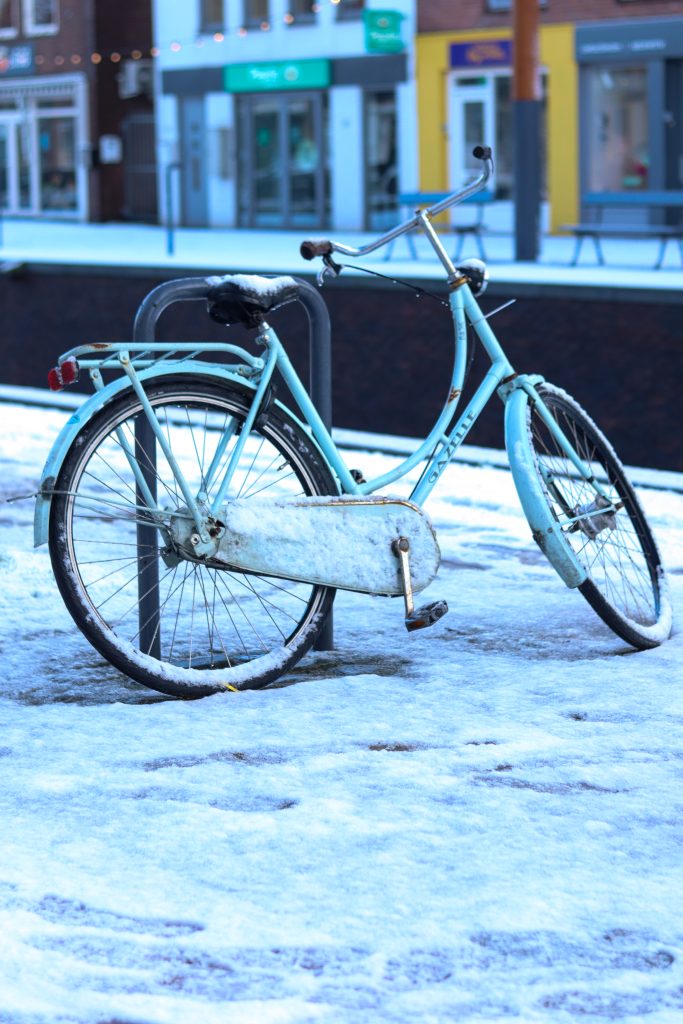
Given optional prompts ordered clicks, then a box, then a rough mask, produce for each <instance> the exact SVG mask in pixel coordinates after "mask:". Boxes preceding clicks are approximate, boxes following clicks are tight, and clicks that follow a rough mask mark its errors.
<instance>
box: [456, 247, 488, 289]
mask: <svg viewBox="0 0 683 1024" xmlns="http://www.w3.org/2000/svg"><path fill="white" fill-rule="evenodd" d="M455 269H456V270H457V271H458V273H459V274H464V276H465V277H466V278H467V281H468V284H469V286H470V288H471V289H472V294H473V295H481V294H482V292H485V291H486V286H487V284H488V283H489V268H488V267H487V266H486V264H485V263H484V261H483V260H478V259H477V258H476V257H474V256H472V257H471V258H470V259H468V260H463V261H462V263H460V264H459V266H457V267H456V268H455Z"/></svg>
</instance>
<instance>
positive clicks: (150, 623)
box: [133, 277, 334, 658]
mask: <svg viewBox="0 0 683 1024" xmlns="http://www.w3.org/2000/svg"><path fill="white" fill-rule="evenodd" d="M295 280H296V283H297V285H298V288H299V301H300V302H301V304H302V306H303V307H304V309H305V310H306V314H307V316H308V323H309V353H310V393H311V398H312V399H313V401H314V403H315V405H316V407H317V409H318V412H319V413H320V416H321V418H322V421H323V423H324V424H325V426H326V427H327V428H328V430H331V429H332V329H331V326H330V315H329V312H328V310H327V306H326V305H325V301H324V299H323V298H322V296H321V295H320V292H319V291H318V290H317V288H314V287H313V286H312V285H311V284H309V282H308V281H304V280H302V279H301V278H295ZM208 291H209V285H208V284H207V281H206V278H203V277H181V278H177V279H176V280H174V281H166V282H164V283H163V284H160V285H158V286H157V287H156V288H154V289H153V290H152V291H151V292H149V293H148V294H147V295H146V296H145V298H144V299H143V300H142V302H141V303H140V306H139V308H138V311H137V313H136V316H135V323H134V324H133V341H134V342H138V343H143V344H144V343H149V342H153V341H154V338H155V332H156V325H157V321H158V319H159V317H160V316H161V314H162V313H163V311H164V310H165V309H166V308H167V307H168V306H170V305H171V304H172V303H174V302H182V301H186V300H192V299H205V298H206V297H207V293H208ZM135 444H136V454H137V452H138V451H139V452H140V457H141V465H142V466H143V472H144V475H145V479H146V480H147V483H148V485H149V487H150V490H152V493H153V496H155V497H156V475H155V466H156V444H155V438H154V434H153V432H152V430H151V428H150V427H149V424H148V423H147V420H146V417H144V416H138V418H137V420H136V424H135ZM153 488H154V489H153ZM137 502H138V504H144V502H143V500H142V497H141V496H140V495H138V497H137ZM158 544H159V538H158V534H157V531H156V529H155V528H154V527H150V526H147V525H144V524H139V525H138V598H139V616H140V619H139V625H140V649H141V650H142V651H146V652H148V653H149V654H150V655H151V656H152V657H154V658H159V656H160V650H161V629H160V616H159V559H158V557H155V558H151V557H149V556H146V555H145V552H148V553H150V554H151V552H152V551H156V549H157V548H158ZM333 647H334V632H333V620H332V611H330V614H329V616H328V618H327V620H326V622H325V625H324V627H323V629H322V631H321V633H320V635H319V637H318V639H317V641H316V644H315V649H316V650H318V651H331V650H333Z"/></svg>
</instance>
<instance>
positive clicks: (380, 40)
mask: <svg viewBox="0 0 683 1024" xmlns="http://www.w3.org/2000/svg"><path fill="white" fill-rule="evenodd" d="M404 17H405V15H403V14H401V12H400V11H371V10H365V11H363V19H364V21H365V49H366V51H367V52H368V53H401V51H402V50H403V40H402V39H401V22H402V21H403V18H404Z"/></svg>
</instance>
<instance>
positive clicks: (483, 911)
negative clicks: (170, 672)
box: [0, 405, 683, 1024]
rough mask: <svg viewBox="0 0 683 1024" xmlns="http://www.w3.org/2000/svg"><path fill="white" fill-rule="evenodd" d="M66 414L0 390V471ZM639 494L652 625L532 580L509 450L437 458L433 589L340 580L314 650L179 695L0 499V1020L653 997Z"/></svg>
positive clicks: (532, 1009)
mask: <svg viewBox="0 0 683 1024" xmlns="http://www.w3.org/2000/svg"><path fill="white" fill-rule="evenodd" d="M67 414H68V413H67V412H66V411H63V410H45V409H38V408H35V407H33V408H32V407H28V406H22V405H0V468H1V470H2V472H1V476H0V480H1V483H0V496H2V497H7V496H9V495H13V494H19V493H26V492H28V491H31V490H32V489H33V488H34V487H35V486H36V482H37V480H38V477H39V473H40V469H41V466H42V462H43V460H44V457H45V455H46V454H47V450H48V448H49V446H50V444H51V441H52V439H53V437H54V436H55V434H56V433H57V431H58V429H59V427H60V425H61V424H62V423H63V422H64V419H65V417H66V415H67ZM387 460H388V456H386V455H378V454H372V453H365V454H363V453H359V452H354V453H353V458H352V463H353V465H354V466H359V467H361V468H363V469H364V470H366V471H367V472H372V473H375V472H379V471H380V468H381V466H384V465H385V464H386V462H387ZM640 494H641V498H642V500H643V502H644V505H645V507H646V510H647V512H648V514H649V516H650V517H651V520H652V523H653V525H654V528H655V531H656V533H657V536H658V539H659V541H660V544H661V547H662V550H663V554H664V559H665V562H666V564H667V566H668V569H669V571H670V574H671V585H672V591H673V600H674V608H675V613H676V615H677V619H676V622H677V628H676V631H675V634H674V636H673V637H672V639H671V640H669V641H668V643H666V644H665V645H664V646H662V647H661V648H659V649H657V650H654V651H649V652H645V653H635V652H633V651H631V650H629V649H627V648H626V647H625V645H624V644H623V643H622V642H621V641H620V640H619V639H618V638H616V637H614V636H613V635H612V634H610V632H609V631H608V630H607V629H606V627H604V626H603V625H602V624H601V622H600V621H599V620H598V619H597V618H596V617H595V616H594V614H593V612H592V611H591V609H590V608H589V607H588V605H586V604H585V603H584V602H583V601H582V599H581V598H580V596H578V595H577V594H575V593H572V592H569V591H568V590H566V588H565V587H564V586H563V585H562V584H561V583H560V582H559V580H558V579H557V578H556V576H555V574H554V573H553V571H552V570H551V569H550V568H549V567H548V566H547V565H546V564H545V562H544V560H543V558H542V556H541V555H540V553H539V552H538V550H537V549H535V547H534V546H533V545H532V542H531V539H530V535H529V529H528V527H527V525H526V522H525V520H524V518H523V517H522V515H521V512H520V510H519V506H518V502H517V499H516V496H515V493H514V489H513V485H512V480H511V477H510V475H509V473H508V472H507V471H505V470H504V469H501V468H496V467H493V466H486V467H477V466H472V465H463V464H454V465H452V466H451V467H450V468H449V470H448V471H447V473H446V474H445V476H444V481H443V486H442V487H441V489H440V490H439V491H438V492H437V494H436V495H435V497H434V498H433V499H432V500H431V501H430V504H429V505H428V511H429V513H430V515H431V517H432V519H433V521H434V523H435V525H436V528H437V531H438V534H439V540H440V544H441V549H442V556H443V560H442V567H441V570H440V572H439V576H438V577H437V580H436V582H435V583H434V584H433V585H432V587H431V588H430V589H429V590H428V591H426V592H425V600H433V599H436V598H445V599H447V601H448V603H449V606H450V608H451V611H450V613H449V614H448V615H447V616H446V618H445V619H443V620H441V622H440V623H438V624H437V625H436V626H435V627H434V628H433V629H432V630H429V631H426V632H425V633H423V634H411V635H409V634H407V633H405V631H404V629H403V626H402V614H401V612H402V609H401V607H400V606H399V605H400V603H399V602H398V601H391V600H388V599H381V598H370V597H360V596H356V595H349V594H341V595H339V597H338V600H337V602H336V604H335V639H336V649H335V651H334V652H331V653H319V654H314V655H309V656H308V657H307V658H306V659H305V660H304V662H302V663H301V664H300V665H299V666H298V667H297V669H296V670H295V671H294V672H293V673H292V675H291V676H290V677H289V678H288V679H286V680H285V683H284V685H281V686H278V687H275V688H271V689H268V690H263V691H257V692H246V693H239V694H224V695H220V696H215V697H211V698H207V699H204V700H201V701H195V702H183V701H174V700H170V699H164V698H161V697H160V696H159V695H157V694H155V693H154V692H152V691H148V690H144V689H142V688H141V687H138V686H136V685H134V684H132V683H129V682H127V681H126V680H125V679H124V678H123V677H121V676H120V675H119V674H118V673H116V672H115V671H114V670H113V669H112V668H110V667H109V666H108V665H107V664H105V663H103V662H102V661H101V659H100V658H99V656H98V655H97V654H96V653H95V652H94V651H93V650H92V649H91V648H90V647H89V646H88V645H87V644H86V642H85V641H84V640H83V639H82V638H81V636H80V634H78V633H77V631H76V630H75V629H74V627H73V625H72V623H71V620H70V618H69V616H68V614H67V612H66V611H65V609H64V608H63V607H62V606H61V604H60V600H59V598H58V595H57V591H56V587H55V584H54V581H53V579H52V575H51V570H50V566H49V559H48V556H47V552H46V550H45V549H42V548H41V549H38V550H33V548H32V528H31V520H32V502H31V501H26V502H21V503H16V504H2V505H0V517H1V519H2V526H3V530H2V540H1V542H0V623H1V626H0V631H1V632H0V648H1V650H2V665H3V674H2V682H1V684H0V715H1V716H2V735H1V736H0V772H1V776H0V778H1V781H2V785H1V787H0V802H1V803H2V821H3V828H2V840H1V841H0V850H1V853H2V856H1V859H0V1022H2V1024H53V1022H68V1024H106V1022H108V1024H113V1022H114V1021H116V1022H118V1024H195V1022H196V1024H225V1022H239V1024H244V1022H247V1024H251V1022H253V1024H308V1022H318V1021H325V1022H331V1024H368V1022H382V1024H383V1022H392V1024H409V1022H415V1024H430V1022H451V1021H453V1022H460V1021H463V1022H468V1024H469V1022H472V1024H484V1022H491V1021H505V1020H516V1021H521V1022H523V1024H527V1022H530V1024H531V1022H536V1021H543V1022H557V1024H563V1022H567V1021H574V1020H580V1021H586V1022H591V1021H595V1022H598V1021H599V1022H603V1021H605V1020H617V1021H630V1022H636V1021H638V1022H640V1021H643V1020H647V1021H648V1022H649V1024H677V1022H680V1021H681V1020H683V923H682V922H683V886H682V885H681V864H682V860H683V834H682V829H681V796H680V794H681V768H682V763H683V762H682V761H681V758H682V757H683V696H682V693H683V687H682V684H683V637H682V635H681V633H680V631H679V624H680V614H681V613H680V609H681V607H682V606H683V494H681V493H680V492H675V491H672V490H666V489H664V490H661V489H660V490H656V489H651V488H643V489H641V490H640Z"/></svg>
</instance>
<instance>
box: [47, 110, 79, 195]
mask: <svg viewBox="0 0 683 1024" xmlns="http://www.w3.org/2000/svg"><path fill="white" fill-rule="evenodd" d="M38 140H39V144H40V205H41V207H42V209H43V210H75V209H76V145H75V133H74V119H73V118H72V117H51V118H41V119H40V120H39V121H38Z"/></svg>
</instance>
